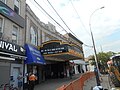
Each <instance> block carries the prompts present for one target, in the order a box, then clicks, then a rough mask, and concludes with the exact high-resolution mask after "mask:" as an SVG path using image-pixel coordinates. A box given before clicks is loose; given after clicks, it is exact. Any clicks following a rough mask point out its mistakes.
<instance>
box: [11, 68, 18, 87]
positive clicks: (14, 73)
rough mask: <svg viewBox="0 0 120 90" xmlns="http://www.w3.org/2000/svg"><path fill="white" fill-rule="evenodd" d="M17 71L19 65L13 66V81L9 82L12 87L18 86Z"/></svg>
mask: <svg viewBox="0 0 120 90" xmlns="http://www.w3.org/2000/svg"><path fill="white" fill-rule="evenodd" d="M19 71H20V68H19V67H14V68H13V82H11V83H13V85H14V87H18V79H17V77H18V75H19V73H20V72H19Z"/></svg>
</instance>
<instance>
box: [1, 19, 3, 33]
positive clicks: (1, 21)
mask: <svg viewBox="0 0 120 90" xmlns="http://www.w3.org/2000/svg"><path fill="white" fill-rule="evenodd" d="M2 25H3V19H2V18H0V32H2Z"/></svg>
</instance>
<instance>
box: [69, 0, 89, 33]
mask: <svg viewBox="0 0 120 90" xmlns="http://www.w3.org/2000/svg"><path fill="white" fill-rule="evenodd" d="M70 2H71V5H72V7H73V9H74V11H75V12H76V14H77V15H78V17H79V20H80V22H81V24H82V26H83V27H84V29H85V30H86V32H87V33H88V34H89V35H90V33H89V32H88V31H87V29H86V27H85V25H84V23H83V22H82V20H81V18H80V15H79V14H78V12H77V10H76V8H75V7H74V4H73V2H72V0H70Z"/></svg>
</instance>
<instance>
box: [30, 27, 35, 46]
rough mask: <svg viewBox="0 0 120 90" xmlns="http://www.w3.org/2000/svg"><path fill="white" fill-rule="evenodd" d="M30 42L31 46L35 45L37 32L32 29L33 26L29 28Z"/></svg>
mask: <svg viewBox="0 0 120 90" xmlns="http://www.w3.org/2000/svg"><path fill="white" fill-rule="evenodd" d="M30 42H31V44H33V45H37V31H36V30H35V28H33V26H31V28H30Z"/></svg>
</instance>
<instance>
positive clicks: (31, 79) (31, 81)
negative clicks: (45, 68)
mask: <svg viewBox="0 0 120 90" xmlns="http://www.w3.org/2000/svg"><path fill="white" fill-rule="evenodd" d="M28 79H29V88H28V90H34V86H35V81H36V80H37V77H36V76H35V74H34V73H31V74H30V76H29V78H28Z"/></svg>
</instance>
